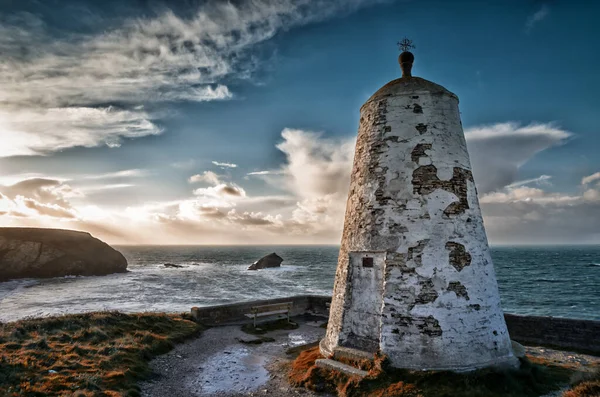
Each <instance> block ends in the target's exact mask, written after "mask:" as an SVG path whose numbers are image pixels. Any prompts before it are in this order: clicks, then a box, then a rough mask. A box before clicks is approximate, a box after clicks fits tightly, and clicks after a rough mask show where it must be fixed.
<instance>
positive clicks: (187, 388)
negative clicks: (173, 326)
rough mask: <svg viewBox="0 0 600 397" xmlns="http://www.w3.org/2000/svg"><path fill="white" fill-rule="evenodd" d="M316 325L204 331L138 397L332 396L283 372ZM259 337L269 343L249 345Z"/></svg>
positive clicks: (545, 355)
mask: <svg viewBox="0 0 600 397" xmlns="http://www.w3.org/2000/svg"><path fill="white" fill-rule="evenodd" d="M314 320H315V319H306V318H302V317H298V318H294V319H293V321H294V322H296V323H298V325H299V326H298V328H297V329H294V330H275V331H270V332H267V333H266V334H264V335H260V336H254V335H249V334H247V333H245V332H243V331H242V329H241V326H239V325H235V326H223V327H215V328H210V329H207V330H206V331H204V332H203V333H202V335H201V336H200V337H199V338H197V339H193V340H189V341H187V342H184V343H182V344H180V345H177V346H176V347H175V349H173V350H172V351H171V352H169V353H167V354H164V355H162V356H159V357H158V358H156V359H154V360H153V361H152V362H151V363H150V366H151V368H152V370H153V371H154V373H155V375H154V376H153V377H152V378H151V379H150V380H149V381H147V382H144V383H142V384H141V385H140V386H141V389H142V396H147V397H154V396H156V397H158V396H167V397H184V396H185V397H188V396H190V397H242V396H269V397H287V396H303V397H316V396H320V397H327V396H331V395H327V394H323V393H314V392H312V391H310V390H306V389H303V388H293V387H291V386H290V385H289V383H288V380H287V371H284V370H282V369H283V367H284V366H285V365H286V364H287V363H290V362H291V361H292V360H293V359H294V358H295V356H294V355H290V354H288V353H287V351H288V350H289V349H290V348H294V347H298V346H300V345H304V344H308V343H313V342H317V341H319V340H320V339H321V338H322V337H323V336H324V334H325V329H324V328H322V327H320V325H321V324H323V323H324V321H314ZM261 337H264V338H272V339H273V341H270V342H264V343H260V344H255V343H247V342H253V341H256V338H261ZM243 341H245V342H246V343H244V342H243ZM526 352H527V356H528V357H529V358H530V359H532V360H533V361H535V360H536V359H540V360H545V361H550V362H556V363H562V364H568V365H570V366H572V367H573V368H578V369H585V368H593V367H595V368H598V366H599V365H600V357H595V356H590V355H584V354H578V353H572V352H564V351H558V350H553V349H548V348H545V347H530V346H527V347H526ZM558 393H560V392H558ZM558 395H560V394H558Z"/></svg>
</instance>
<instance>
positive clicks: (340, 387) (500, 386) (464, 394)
mask: <svg viewBox="0 0 600 397" xmlns="http://www.w3.org/2000/svg"><path fill="white" fill-rule="evenodd" d="M318 358H322V357H321V354H320V352H319V348H318V347H313V348H311V349H308V350H306V351H304V352H302V353H300V355H299V356H298V358H296V360H295V361H293V362H292V364H291V367H290V369H289V380H290V383H291V384H292V385H294V386H302V387H306V388H309V389H312V390H315V391H327V392H330V393H334V394H337V395H338V396H340V397H355V396H365V397H383V396H386V397H454V396H461V397H533V396H540V395H544V394H546V393H549V392H552V391H555V390H558V389H560V388H561V387H562V386H564V385H565V384H569V382H570V380H571V379H572V376H573V374H574V373H575V372H574V370H573V369H572V368H566V367H561V366H557V365H552V364H550V363H541V362H538V363H531V362H529V361H528V360H522V361H521V368H520V369H518V370H510V371H509V370H504V371H500V370H491V369H488V370H479V371H474V372H469V373H463V374H458V373H454V372H448V371H437V372H434V371H428V372H423V371H408V370H399V369H394V368H391V367H390V366H389V364H388V362H387V360H386V359H385V357H378V356H376V357H375V358H374V360H373V363H372V365H371V366H370V368H369V375H368V376H367V377H365V378H364V379H359V378H356V377H348V376H346V375H344V374H342V373H338V372H336V371H330V370H326V369H323V368H318V367H316V366H315V360H317V359H318ZM361 366H362V365H361ZM364 369H367V368H364ZM599 388H600V378H598V377H597V376H596V377H595V378H587V379H582V381H581V382H580V383H579V384H578V385H576V386H575V387H574V388H572V389H571V390H570V391H569V392H566V393H565V394H564V397H593V396H600V394H598V389H599ZM578 390H580V391H578ZM568 393H571V394H568ZM577 393H579V394H577ZM586 393H587V394H586ZM594 393H595V394H594Z"/></svg>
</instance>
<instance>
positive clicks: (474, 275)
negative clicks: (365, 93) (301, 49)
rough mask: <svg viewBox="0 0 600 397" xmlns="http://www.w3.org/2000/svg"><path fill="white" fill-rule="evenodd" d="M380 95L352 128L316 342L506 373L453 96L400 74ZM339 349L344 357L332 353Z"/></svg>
mask: <svg viewBox="0 0 600 397" xmlns="http://www.w3.org/2000/svg"><path fill="white" fill-rule="evenodd" d="M399 60H400V66H401V68H402V78H399V79H396V80H393V81H391V82H389V83H388V84H386V85H385V86H383V87H382V88H381V89H379V90H378V91H377V92H376V93H375V94H373V96H372V97H371V98H369V100H368V101H367V102H366V103H365V104H364V105H363V106H362V107H361V109H360V126H359V129H358V139H357V142H356V152H355V155H354V166H353V170H352V179H351V184H350V192H349V194H348V203H347V208H346V217H345V221H344V233H343V237H342V245H341V249H340V254H339V261H338V266H337V272H336V278H335V286H334V291H333V300H332V304H331V309H330V318H329V325H328V328H327V334H326V336H325V338H324V339H323V340H322V341H321V344H320V347H321V352H322V353H323V355H325V356H326V357H330V356H332V355H333V354H334V353H337V352H338V350H348V348H350V349H356V350H360V351H362V352H367V353H370V354H372V353H374V352H377V351H380V352H382V353H383V354H385V355H387V356H388V358H389V359H390V361H391V364H392V365H393V366H395V367H398V368H410V369H423V370H453V371H468V370H473V369H477V368H483V367H488V366H505V365H509V366H515V365H517V363H518V360H517V359H516V358H515V357H514V356H513V353H512V348H511V342H510V338H509V335H508V331H507V328H506V323H505V321H504V316H503V313H502V309H501V307H500V297H499V293H498V286H497V283H496V276H495V273H494V267H493V264H492V259H491V257H490V252H489V247H488V242H487V237H486V234H485V229H484V227H483V220H482V217H481V211H480V208H479V202H478V199H477V191H476V188H475V183H474V182H473V175H472V173H471V164H470V162H469V154H468V152H467V146H466V143H465V136H464V133H463V129H462V124H461V121H460V115H459V111H458V97H457V96H456V95H454V94H453V93H451V92H450V91H448V90H446V89H445V88H444V87H442V86H440V85H437V84H434V83H432V82H430V81H427V80H424V79H422V78H419V77H412V76H411V68H412V63H413V60H414V56H413V54H412V53H410V52H408V51H405V52H403V53H402V54H401V55H400V57H399ZM341 348H346V349H341Z"/></svg>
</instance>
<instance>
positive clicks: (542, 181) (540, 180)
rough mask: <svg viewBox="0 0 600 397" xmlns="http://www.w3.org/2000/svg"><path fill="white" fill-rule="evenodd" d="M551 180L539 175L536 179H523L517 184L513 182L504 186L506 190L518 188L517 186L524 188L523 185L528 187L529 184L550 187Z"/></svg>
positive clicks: (549, 177) (550, 177) (548, 177)
mask: <svg viewBox="0 0 600 397" xmlns="http://www.w3.org/2000/svg"><path fill="white" fill-rule="evenodd" d="M550 179H552V176H550V175H540V176H538V177H537V178H531V179H524V180H522V181H517V182H513V183H511V184H510V185H508V186H506V187H508V188H515V187H519V186H525V185H529V184H532V183H534V184H536V185H540V186H541V185H546V186H547V185H550V182H549V180H550Z"/></svg>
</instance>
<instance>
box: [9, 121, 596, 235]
mask: <svg viewBox="0 0 600 397" xmlns="http://www.w3.org/2000/svg"><path fill="white" fill-rule="evenodd" d="M570 135H571V134H570V133H569V132H567V131H564V130H562V129H559V128H557V127H555V126H553V125H551V124H535V125H529V126H525V127H522V126H519V125H517V124H514V123H500V124H496V125H490V126H485V127H476V128H472V129H468V130H467V139H468V144H469V147H470V152H471V157H472V158H474V159H475V161H473V171H474V173H475V175H476V182H477V183H478V188H479V190H480V195H479V198H480V203H481V207H482V211H483V215H484V221H485V225H486V231H487V234H488V236H489V239H490V241H491V242H492V243H507V244H509V243H582V242H589V243H597V242H598V241H600V231H599V230H598V226H597V225H598V224H600V186H598V184H597V183H596V182H597V181H599V180H600V172H598V173H593V174H591V175H587V176H585V175H584V176H580V177H578V180H577V182H575V183H576V184H577V183H578V182H579V180H581V184H580V185H578V186H577V188H576V191H574V192H571V193H568V194H567V193H561V192H555V191H549V190H550V189H548V188H549V187H551V185H550V184H549V181H550V180H551V176H550V175H541V176H539V177H537V178H529V179H525V180H523V179H518V169H519V167H522V166H523V165H524V164H526V163H527V162H528V161H531V159H532V158H533V157H534V156H535V155H536V154H537V153H539V152H540V151H543V150H549V149H550V148H552V147H553V146H555V145H558V144H562V143H563V142H564V141H565V140H566V139H568V137H569V136H570ZM354 142H355V140H354V138H345V139H330V138H326V137H324V136H323V135H322V134H319V133H315V132H310V131H303V130H294V129H285V130H283V131H282V134H281V141H280V142H279V143H278V144H277V147H278V148H279V150H281V152H282V153H283V155H284V156H285V157H284V161H283V162H282V164H281V166H280V167H279V168H276V169H274V170H272V171H273V172H272V173H271V172H269V174H259V175H258V176H259V177H261V178H265V179H264V180H265V181H267V183H268V184H270V187H272V188H274V189H276V190H279V191H282V194H278V195H271V194H260V193H259V194H256V195H253V194H250V193H249V192H247V191H246V190H245V189H244V188H242V187H241V186H239V185H237V184H235V183H234V182H232V181H229V180H227V181H225V180H223V178H224V177H219V176H217V175H216V174H214V173H212V174H214V175H211V171H206V172H204V173H202V174H198V175H199V176H198V178H197V179H198V180H197V182H206V183H209V184H210V185H211V186H209V187H202V188H197V189H194V190H193V191H192V193H193V194H190V196H189V197H187V198H184V199H181V200H172V201H165V202H146V203H143V204H140V205H137V206H131V207H128V208H126V209H125V210H115V209H109V208H102V207H97V206H94V205H90V203H85V205H84V204H81V201H82V200H84V199H87V198H89V197H87V196H83V195H84V194H85V195H88V191H86V190H85V189H83V188H81V189H73V188H71V187H70V185H69V184H73V183H76V182H77V181H75V180H72V181H68V183H69V184H67V181H64V180H62V181H61V180H58V179H52V178H32V179H28V180H24V181H21V182H19V183H16V184H13V185H10V186H4V187H0V219H2V221H3V223H4V224H7V223H9V224H18V225H33V224H35V225H39V224H44V225H56V224H59V225H60V226H61V227H68V226H73V227H77V228H79V229H82V228H83V230H86V228H87V227H89V230H90V231H92V230H97V233H98V237H106V238H107V239H108V241H111V242H127V243H139V244H141V243H146V244H148V243H156V242H157V241H160V242H161V243H163V244H182V243H190V244H192V243H198V242H199V241H201V242H202V243H205V244H211V243H212V244H215V243H230V244H233V243H245V244H259V243H263V244H264V243H280V244H283V243H337V242H339V238H340V234H341V229H342V226H343V220H344V212H345V203H346V199H347V189H348V181H349V177H350V172H351V169H352V161H353V159H352V158H353V152H354ZM474 151H477V153H474ZM476 158H480V160H476ZM482 159H487V161H483V160H482ZM481 167H483V169H482V168H481ZM486 178H487V179H486ZM482 186H485V187H482ZM132 188H135V187H132ZM482 191H485V193H482ZM28 200H34V202H30V201H28ZM75 202H77V205H76V204H74V203H75ZM7 219H8V221H7ZM102 227H104V228H105V230H104V231H103V229H102ZM115 231H118V232H119V233H120V236H119V237H117V234H115Z"/></svg>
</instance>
